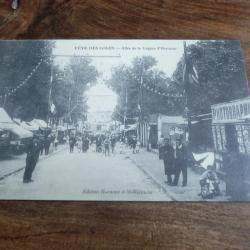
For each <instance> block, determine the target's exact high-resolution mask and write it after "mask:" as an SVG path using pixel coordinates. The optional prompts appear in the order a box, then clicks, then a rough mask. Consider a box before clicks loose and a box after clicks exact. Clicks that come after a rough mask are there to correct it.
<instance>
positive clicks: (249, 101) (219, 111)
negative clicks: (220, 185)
mask: <svg viewBox="0 0 250 250" xmlns="http://www.w3.org/2000/svg"><path fill="white" fill-rule="evenodd" d="M211 109H212V132H213V142H214V148H215V164H216V169H217V172H218V173H219V174H220V176H221V177H223V178H224V179H225V181H226V186H227V188H226V189H227V194H228V195H230V196H232V198H233V199H234V200H235V199H236V200H237V199H239V200H242V199H249V190H250V119H249V118H250V97H246V98H243V99H239V100H234V101H231V102H227V103H220V104H216V105H212V107H211Z"/></svg>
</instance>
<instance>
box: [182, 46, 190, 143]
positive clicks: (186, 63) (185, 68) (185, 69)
mask: <svg viewBox="0 0 250 250" xmlns="http://www.w3.org/2000/svg"><path fill="white" fill-rule="evenodd" d="M183 46H184V64H183V86H184V89H185V95H186V103H185V111H186V115H187V120H188V144H189V145H191V143H192V138H191V126H192V125H191V114H190V82H189V79H188V73H189V70H190V65H189V60H188V58H187V44H186V41H184V42H183Z"/></svg>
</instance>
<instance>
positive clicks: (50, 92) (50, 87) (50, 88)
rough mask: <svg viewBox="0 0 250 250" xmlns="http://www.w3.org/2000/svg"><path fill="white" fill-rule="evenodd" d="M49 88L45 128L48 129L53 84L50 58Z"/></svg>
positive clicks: (51, 60)
mask: <svg viewBox="0 0 250 250" xmlns="http://www.w3.org/2000/svg"><path fill="white" fill-rule="evenodd" d="M50 63H51V65H50V86H49V96H48V117H47V127H49V114H50V111H51V94H52V82H53V59H52V57H51V58H50Z"/></svg>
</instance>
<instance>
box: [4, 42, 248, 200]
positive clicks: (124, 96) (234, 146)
mask: <svg viewBox="0 0 250 250" xmlns="http://www.w3.org/2000/svg"><path fill="white" fill-rule="evenodd" d="M0 58H1V63H0V72H1V74H0V199H8V200H9V199H17V200H26V199H27V200H95V201H103V200H105V201H204V200H209V199H211V200H213V201H229V200H241V201H248V200H249V199H250V198H249V197H250V196H249V194H250V188H249V186H247V183H250V169H249V166H250V164H249V163H250V161H249V158H247V157H249V154H248V153H249V152H250V149H249V147H250V143H249V141H250V139H249V135H250V126H249V118H248V117H249V116H250V97H246V98H242V96H247V95H248V87H247V79H246V77H245V75H246V74H245V70H244V64H243V58H242V55H241V49H240V43H239V42H238V41H232V40H230V41H229V40H221V41H215V40H211V41H200V40H194V41H192V40H187V41H184V40H114V39H113V40H30V41H29V40H25V41H22V40H19V41H1V42H0ZM222 65H223V70H224V71H222V70H221V69H222ZM222 72H223V73H222ZM236 83H237V86H235V85H236ZM240 98H242V99H240ZM235 99H237V100H236V101H234V100H235ZM225 101H227V103H225ZM218 103H221V104H218ZM211 105H212V107H211ZM211 109H212V123H213V124H211V119H210V112H209V111H210V110H211ZM204 113H205V114H204ZM208 116H209V117H208ZM207 117H208V118H207ZM235 121H237V126H234V125H231V124H230V125H229V126H228V125H225V124H226V123H233V122H235ZM240 122H243V124H239V123H240ZM217 123H219V124H217ZM212 126H213V128H212ZM212 132H213V133H212ZM213 141H214V144H213ZM212 145H214V146H212ZM215 152H216V154H215ZM227 152H229V153H227ZM243 154H244V159H243V158H241V155H243ZM215 155H216V156H215ZM216 157H217V158H216ZM218 157H219V158H218ZM216 159H217V162H216ZM218 159H220V161H218ZM216 164H217V165H218V164H220V166H221V167H220V168H221V169H227V171H226V174H227V176H226V177H227V178H222V179H220V178H221V176H220V175H219V174H218V172H216V170H218V168H217V169H216V168H215V166H216ZM243 173H244V174H243ZM225 180H226V181H225ZM236 182H237V183H239V185H231V186H230V184H231V183H236ZM229 187H230V188H229Z"/></svg>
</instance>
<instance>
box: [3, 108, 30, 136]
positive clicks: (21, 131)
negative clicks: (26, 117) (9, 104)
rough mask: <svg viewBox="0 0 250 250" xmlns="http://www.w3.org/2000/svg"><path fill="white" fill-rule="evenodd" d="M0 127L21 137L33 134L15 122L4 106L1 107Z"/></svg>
mask: <svg viewBox="0 0 250 250" xmlns="http://www.w3.org/2000/svg"><path fill="white" fill-rule="evenodd" d="M0 129H2V130H8V131H10V132H12V133H13V134H15V135H17V136H18V137H19V138H20V139H23V138H30V137H32V136H33V134H32V133H31V132H30V131H28V130H27V129H25V128H23V127H21V126H20V125H18V124H16V123H15V122H13V121H12V120H11V118H10V117H9V115H8V114H7V112H6V111H5V110H4V109H3V108H0Z"/></svg>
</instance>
